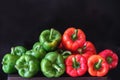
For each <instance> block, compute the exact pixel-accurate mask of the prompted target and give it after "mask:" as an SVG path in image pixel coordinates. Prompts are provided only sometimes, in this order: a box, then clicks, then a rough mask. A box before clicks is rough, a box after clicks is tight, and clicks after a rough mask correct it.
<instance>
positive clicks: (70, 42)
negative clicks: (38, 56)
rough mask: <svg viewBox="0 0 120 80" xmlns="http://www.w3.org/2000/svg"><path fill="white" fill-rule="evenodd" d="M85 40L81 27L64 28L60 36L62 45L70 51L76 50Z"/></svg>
mask: <svg viewBox="0 0 120 80" xmlns="http://www.w3.org/2000/svg"><path fill="white" fill-rule="evenodd" d="M85 41H86V36H85V33H84V32H83V31H82V30H81V29H75V28H73V27H71V28H68V29H67V30H65V32H64V34H63V37H62V44H63V46H64V47H65V48H66V49H67V50H70V51H76V50H77V49H78V48H80V47H82V46H83V45H84V43H85Z"/></svg>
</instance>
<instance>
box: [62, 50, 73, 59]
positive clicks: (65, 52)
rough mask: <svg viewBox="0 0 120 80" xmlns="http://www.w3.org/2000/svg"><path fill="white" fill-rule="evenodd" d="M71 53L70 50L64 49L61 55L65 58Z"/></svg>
mask: <svg viewBox="0 0 120 80" xmlns="http://www.w3.org/2000/svg"><path fill="white" fill-rule="evenodd" d="M71 54H72V53H71V52H70V51H64V52H63V53H62V56H63V58H64V59H66V58H67V57H68V56H69V55H71Z"/></svg>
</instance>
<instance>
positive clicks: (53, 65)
mask: <svg viewBox="0 0 120 80" xmlns="http://www.w3.org/2000/svg"><path fill="white" fill-rule="evenodd" d="M52 67H54V68H55V69H56V70H57V71H58V72H60V71H61V68H60V67H59V66H58V65H56V64H52Z"/></svg>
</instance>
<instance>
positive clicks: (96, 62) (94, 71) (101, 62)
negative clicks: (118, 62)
mask: <svg viewBox="0 0 120 80" xmlns="http://www.w3.org/2000/svg"><path fill="white" fill-rule="evenodd" d="M87 64H88V73H89V74H90V75H91V76H105V75H106V74H107V73H108V71H109V65H108V64H107V62H106V61H105V59H104V58H103V57H101V56H100V55H92V56H90V57H89V58H88V63H87Z"/></svg>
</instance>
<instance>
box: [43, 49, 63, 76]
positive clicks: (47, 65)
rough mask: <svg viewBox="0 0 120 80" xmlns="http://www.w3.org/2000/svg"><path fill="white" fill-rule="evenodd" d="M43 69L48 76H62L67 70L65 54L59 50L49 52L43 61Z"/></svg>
mask: <svg viewBox="0 0 120 80" xmlns="http://www.w3.org/2000/svg"><path fill="white" fill-rule="evenodd" d="M41 71H42V73H43V74H44V76H46V77H48V78H52V77H60V76H61V75H62V74H63V73H64V72H65V65H64V59H63V56H62V55H61V54H59V53H58V52H57V51H55V52H49V53H47V54H46V56H45V57H44V58H43V59H42V61H41Z"/></svg>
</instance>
